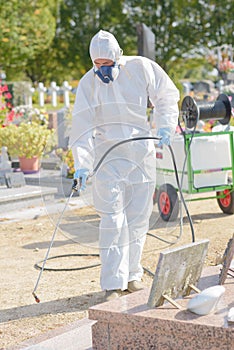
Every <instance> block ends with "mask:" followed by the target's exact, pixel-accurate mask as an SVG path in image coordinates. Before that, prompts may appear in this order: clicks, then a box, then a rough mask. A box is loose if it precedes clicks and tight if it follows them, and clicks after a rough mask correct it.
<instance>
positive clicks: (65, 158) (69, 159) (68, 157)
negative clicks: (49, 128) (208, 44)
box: [56, 148, 75, 178]
mask: <svg viewBox="0 0 234 350" xmlns="http://www.w3.org/2000/svg"><path fill="white" fill-rule="evenodd" d="M56 154H57V156H58V157H59V158H60V159H61V160H62V162H63V163H65V164H66V166H67V177H68V178H73V174H74V172H75V168H74V159H73V155H72V151H71V149H69V150H64V149H62V148H58V149H57V150H56Z"/></svg>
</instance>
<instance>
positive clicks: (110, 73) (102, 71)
mask: <svg viewBox="0 0 234 350" xmlns="http://www.w3.org/2000/svg"><path fill="white" fill-rule="evenodd" d="M119 68H120V67H119V65H118V64H117V63H114V64H113V65H112V66H101V67H100V68H99V69H97V68H94V73H95V74H97V76H98V77H99V78H100V79H101V80H102V81H103V83H106V84H109V82H110V81H114V80H116V79H117V77H118V75H119Z"/></svg>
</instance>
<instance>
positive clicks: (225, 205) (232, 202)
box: [217, 189, 234, 214]
mask: <svg viewBox="0 0 234 350" xmlns="http://www.w3.org/2000/svg"><path fill="white" fill-rule="evenodd" d="M217 196H224V197H221V198H217V201H218V205H219V207H220V209H221V210H222V211H223V212H224V213H225V214H234V191H232V192H231V191H230V190H229V189H226V190H224V191H221V192H217Z"/></svg>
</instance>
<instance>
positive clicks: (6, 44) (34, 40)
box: [0, 0, 56, 80]
mask: <svg viewBox="0 0 234 350" xmlns="http://www.w3.org/2000/svg"><path fill="white" fill-rule="evenodd" d="M53 2H54V1H53ZM50 6H51V5H50ZM50 6H48V2H47V1H46V0H40V1H33V2H32V1H31V0H24V1H18V0H9V1H2V0H1V1H0V23H1V24H0V52H1V55H0V66H2V67H3V68H4V70H5V71H6V74H7V78H8V80H9V79H11V78H15V74H17V73H18V72H20V71H22V69H26V66H27V62H28V59H29V58H31V59H33V58H35V57H36V56H37V55H38V54H39V53H40V54H41V53H42V52H43V51H44V50H45V49H47V48H48V47H49V46H50V45H51V43H52V41H53V39H54V35H55V28H56V19H55V17H54V16H53V14H52V13H51V7H50Z"/></svg>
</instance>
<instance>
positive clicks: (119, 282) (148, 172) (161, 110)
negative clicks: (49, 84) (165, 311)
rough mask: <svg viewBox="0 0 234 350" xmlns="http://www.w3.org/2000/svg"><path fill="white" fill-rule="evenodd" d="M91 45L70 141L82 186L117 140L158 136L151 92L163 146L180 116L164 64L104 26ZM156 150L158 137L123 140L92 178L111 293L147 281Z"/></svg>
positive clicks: (104, 276) (104, 283)
mask: <svg viewBox="0 0 234 350" xmlns="http://www.w3.org/2000/svg"><path fill="white" fill-rule="evenodd" d="M89 51H90V56H91V59H92V62H93V67H92V68H91V69H90V70H89V71H88V72H87V73H86V74H85V75H84V76H83V77H82V78H81V80H80V82H79V85H78V89H77V93H76V100H75V105H74V110H73V118H72V131H71V135H70V141H69V144H70V147H71V149H72V153H73V157H74V163H75V174H74V178H76V179H80V180H81V183H82V185H81V190H85V188H86V179H87V177H88V175H89V174H91V173H92V171H93V169H94V168H95V166H96V165H97V163H98V161H99V160H100V158H101V157H102V156H103V154H104V153H105V152H106V151H107V150H108V149H109V148H110V147H111V146H113V145H115V144H116V143H117V142H119V141H121V140H127V139H130V138H133V137H145V136H152V135H151V131H150V127H149V123H148V120H147V101H148V99H150V101H151V102H152V103H153V105H154V110H155V113H156V123H157V135H158V136H159V137H161V140H160V142H159V146H162V147H163V145H164V144H166V145H169V144H170V138H171V136H172V135H173V134H174V132H175V129H176V126H177V122H178V100H179V93H178V90H177V88H176V87H175V85H174V84H173V82H172V81H171V79H170V78H169V77H168V75H167V74H166V73H165V71H164V70H163V69H162V68H161V67H160V66H159V65H158V64H156V63H155V62H153V61H151V60H149V59H148V58H145V57H140V56H123V55H122V50H121V49H120V47H119V44H118V42H117V40H116V38H115V37H114V36H113V35H112V34H111V33H109V32H107V31H104V30H100V31H99V32H98V33H97V34H96V35H95V36H94V37H93V38H92V40H91V42H90V48H89ZM155 153H156V152H155V147H154V141H153V140H140V141H134V142H133V141H131V142H128V143H124V144H122V145H120V146H118V147H116V148H114V149H113V150H112V151H111V152H109V153H108V155H107V156H106V157H105V159H104V160H103V162H102V163H101V165H100V167H99V168H98V169H97V171H96V172H95V176H93V178H92V192H93V201H94V206H95V208H96V210H97V213H98V214H99V215H100V226H99V249H100V259H101V276H100V283H101V288H102V290H105V291H106V299H107V300H110V299H112V298H115V297H118V296H120V295H121V291H124V290H128V291H129V292H134V291H138V290H140V289H142V288H143V287H144V286H143V283H142V275H143V268H142V266H141V262H140V261H141V255H142V250H143V247H144V242H145V239H146V234H147V231H148V228H149V218H150V215H151V212H152V208H153V193H154V191H155V184H156V159H155V158H156V157H155Z"/></svg>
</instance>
